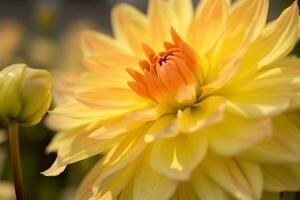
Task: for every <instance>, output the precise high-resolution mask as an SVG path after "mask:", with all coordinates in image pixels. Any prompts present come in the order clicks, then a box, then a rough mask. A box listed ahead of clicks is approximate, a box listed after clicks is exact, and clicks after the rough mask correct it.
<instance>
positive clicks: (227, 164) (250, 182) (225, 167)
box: [203, 154, 263, 200]
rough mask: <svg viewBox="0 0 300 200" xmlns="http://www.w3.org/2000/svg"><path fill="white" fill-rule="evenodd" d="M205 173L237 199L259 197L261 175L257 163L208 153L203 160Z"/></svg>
mask: <svg viewBox="0 0 300 200" xmlns="http://www.w3.org/2000/svg"><path fill="white" fill-rule="evenodd" d="M203 167H204V169H205V171H206V172H207V174H208V175H209V176H210V177H211V178H212V179H213V180H214V181H215V182H216V183H218V184H219V185H220V186H221V187H222V188H224V189H225V190H227V191H228V192H229V193H230V194H231V195H233V196H234V197H235V198H237V199H245V200H252V199H260V197H261V193H262V189H263V177H262V173H261V170H260V168H259V166H258V165H256V164H254V163H250V162H244V161H241V160H237V159H231V158H229V157H228V158H222V157H219V156H215V155H212V154H209V156H206V159H205V160H204V161H203Z"/></svg>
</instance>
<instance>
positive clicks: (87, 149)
mask: <svg viewBox="0 0 300 200" xmlns="http://www.w3.org/2000/svg"><path fill="white" fill-rule="evenodd" d="M77 134H78V135H77V136H75V137H71V138H67V139H65V140H64V141H63V143H62V144H60V146H59V149H58V152H57V158H56V161H55V162H54V163H53V165H52V166H51V167H50V168H49V169H47V170H46V171H44V172H43V174H44V175H45V176H57V175H58V174H60V173H61V172H62V171H63V170H64V169H65V167H66V166H67V165H68V164H71V163H74V162H78V161H80V160H84V159H86V158H89V157H91V156H94V155H96V154H100V153H101V152H103V151H105V150H107V149H109V148H110V147H112V146H113V145H114V144H116V143H117V142H118V141H119V140H120V138H113V139H110V140H95V139H90V138H88V137H87V136H86V135H85V134H84V135H80V134H79V133H77Z"/></svg>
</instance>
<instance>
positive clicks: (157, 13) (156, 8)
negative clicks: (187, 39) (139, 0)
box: [148, 0, 178, 51]
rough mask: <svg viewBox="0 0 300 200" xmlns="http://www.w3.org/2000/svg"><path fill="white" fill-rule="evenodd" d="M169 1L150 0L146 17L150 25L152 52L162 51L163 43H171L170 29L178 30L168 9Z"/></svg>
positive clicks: (170, 10) (171, 12) (172, 14)
mask: <svg viewBox="0 0 300 200" xmlns="http://www.w3.org/2000/svg"><path fill="white" fill-rule="evenodd" d="M169 4H170V1H161V0H150V1H149V5H148V16H149V25H150V27H151V28H150V45H151V47H152V48H153V49H154V50H157V51H160V50H161V49H163V42H164V41H171V35H170V29H171V27H173V28H175V30H178V23H177V20H176V16H175V13H174V12H173V10H172V9H170V8H169V6H168V5H169Z"/></svg>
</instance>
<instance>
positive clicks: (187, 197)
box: [170, 182, 199, 200]
mask: <svg viewBox="0 0 300 200" xmlns="http://www.w3.org/2000/svg"><path fill="white" fill-rule="evenodd" d="M183 199H184V200H199V198H198V196H197V194H196V192H195V190H194V188H193V186H192V185H191V184H190V183H188V182H182V183H180V184H179V185H178V186H177V189H176V191H175V193H174V195H173V196H172V198H171V199H170V200H183Z"/></svg>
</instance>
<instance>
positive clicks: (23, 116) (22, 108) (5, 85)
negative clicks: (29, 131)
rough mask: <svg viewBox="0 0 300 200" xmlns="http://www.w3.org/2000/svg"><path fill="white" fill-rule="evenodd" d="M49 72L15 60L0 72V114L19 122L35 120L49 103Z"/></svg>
mask: <svg viewBox="0 0 300 200" xmlns="http://www.w3.org/2000/svg"><path fill="white" fill-rule="evenodd" d="M51 82H52V81H51V75H50V73H49V72H47V71H46V70H40V69H32V68H29V67H27V65H25V64H15V65H11V66H8V67H6V68H5V69H3V70H2V71H1V72H0V118H1V119H4V120H9V119H14V120H16V121H18V122H19V123H20V124H21V125H23V126H32V125H35V124H37V123H38V122H39V121H40V120H41V119H42V117H43V115H44V114H45V113H46V112H47V110H48V108H49V106H50V103H51Z"/></svg>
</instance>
